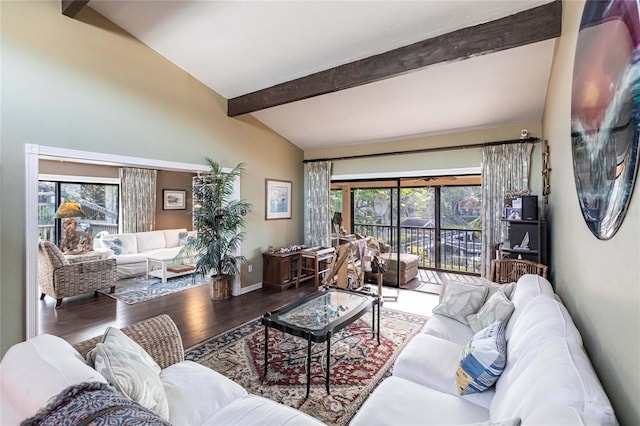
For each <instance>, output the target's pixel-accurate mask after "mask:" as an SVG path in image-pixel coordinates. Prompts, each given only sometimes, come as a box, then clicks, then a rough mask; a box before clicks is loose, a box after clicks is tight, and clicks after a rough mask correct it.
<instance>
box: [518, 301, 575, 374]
mask: <svg viewBox="0 0 640 426" xmlns="http://www.w3.org/2000/svg"><path fill="white" fill-rule="evenodd" d="M551 336H558V337H562V338H564V339H566V340H567V341H569V342H570V344H572V345H576V346H582V337H580V332H579V331H578V329H577V328H576V326H575V324H574V323H573V320H572V319H571V316H570V315H569V312H567V308H565V307H564V306H563V305H562V304H561V303H560V302H558V301H557V300H556V299H550V298H548V297H546V296H538V297H534V298H533V299H532V300H531V302H529V304H527V305H526V306H525V307H524V309H522V312H521V314H520V316H519V317H518V320H517V323H516V324H514V325H513V327H512V335H511V339H509V340H508V342H509V344H508V354H507V355H508V359H509V361H517V360H518V359H520V358H521V357H522V355H523V354H525V353H527V352H528V351H529V350H531V349H532V348H536V347H538V346H540V345H543V344H544V341H545V340H546V339H548V338H549V337H551Z"/></svg>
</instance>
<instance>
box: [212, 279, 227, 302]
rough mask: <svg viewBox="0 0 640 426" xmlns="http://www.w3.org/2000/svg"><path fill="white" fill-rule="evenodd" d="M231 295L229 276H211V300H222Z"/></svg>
mask: <svg viewBox="0 0 640 426" xmlns="http://www.w3.org/2000/svg"><path fill="white" fill-rule="evenodd" d="M230 297H231V277H230V276H229V275H221V276H219V277H211V300H222V299H228V298H230Z"/></svg>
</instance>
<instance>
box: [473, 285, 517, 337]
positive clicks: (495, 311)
mask: <svg viewBox="0 0 640 426" xmlns="http://www.w3.org/2000/svg"><path fill="white" fill-rule="evenodd" d="M513 309H514V306H513V303H511V301H510V300H509V298H508V297H507V296H506V294H504V292H502V291H496V292H495V293H493V295H492V296H490V297H489V298H488V299H487V301H486V302H484V305H482V308H480V310H479V311H478V313H477V314H471V315H469V316H468V317H467V322H468V323H469V326H470V327H471V329H472V330H473V332H474V333H477V332H478V331H480V330H482V329H483V328H485V327H487V326H488V325H489V324H492V323H494V322H495V321H497V320H500V321H502V322H503V323H504V324H505V326H506V324H507V322H508V321H509V318H510V317H511V314H512V313H513Z"/></svg>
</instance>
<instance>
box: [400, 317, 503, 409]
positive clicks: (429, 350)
mask: <svg viewBox="0 0 640 426" xmlns="http://www.w3.org/2000/svg"><path fill="white" fill-rule="evenodd" d="M456 322H457V321H456ZM458 324H459V323H458ZM463 347H464V346H463V345H459V344H457V343H452V342H448V341H446V340H443V339H440V338H437V337H434V336H430V335H428V334H421V333H420V334H417V335H415V336H414V337H413V338H412V339H411V341H409V343H408V344H407V346H405V348H404V349H403V350H402V352H400V355H398V358H397V359H396V362H395V363H394V365H393V375H394V376H395V377H401V378H403V379H407V380H410V381H412V382H414V383H418V384H420V385H423V386H427V387H429V388H432V389H435V390H439V391H442V392H446V393H449V394H451V395H456V396H458V395H460V392H459V391H458V386H457V384H456V371H457V369H458V366H459V365H460V362H459V358H460V352H462V348H463ZM493 393H494V390H493V389H489V390H487V391H485V392H480V393H473V394H469V395H462V398H464V399H466V400H468V401H470V402H473V403H474V404H478V405H480V406H481V407H484V408H489V406H490V405H491V398H492V397H493Z"/></svg>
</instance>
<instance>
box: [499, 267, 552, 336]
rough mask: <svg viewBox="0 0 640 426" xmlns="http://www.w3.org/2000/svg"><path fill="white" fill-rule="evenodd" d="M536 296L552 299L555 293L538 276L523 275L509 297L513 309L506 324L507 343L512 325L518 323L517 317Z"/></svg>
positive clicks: (548, 284) (545, 281)
mask: <svg viewBox="0 0 640 426" xmlns="http://www.w3.org/2000/svg"><path fill="white" fill-rule="evenodd" d="M538 296H545V297H549V298H554V297H555V293H554V292H553V288H552V287H551V283H550V282H549V281H547V280H546V279H544V278H543V277H541V276H539V275H533V274H525V275H523V276H521V277H520V279H519V280H518V282H517V283H516V288H515V289H514V290H513V294H512V295H511V301H512V302H513V306H514V307H515V309H514V311H513V314H512V315H511V319H510V320H509V323H508V324H507V330H506V332H507V341H509V339H510V338H511V333H512V330H513V326H514V324H516V323H517V322H518V317H519V316H520V315H521V313H522V312H523V310H524V308H525V306H526V305H527V304H528V303H529V302H531V300H532V299H533V298H535V297H538Z"/></svg>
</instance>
